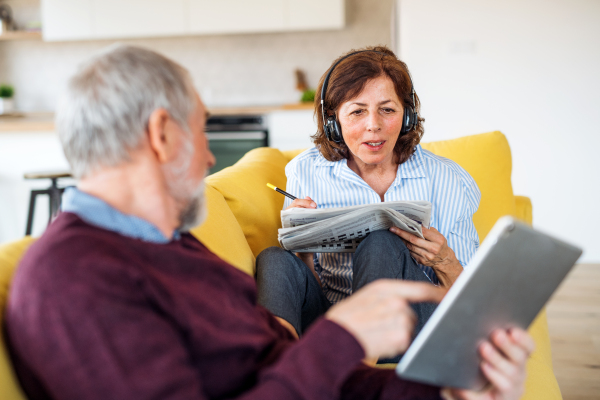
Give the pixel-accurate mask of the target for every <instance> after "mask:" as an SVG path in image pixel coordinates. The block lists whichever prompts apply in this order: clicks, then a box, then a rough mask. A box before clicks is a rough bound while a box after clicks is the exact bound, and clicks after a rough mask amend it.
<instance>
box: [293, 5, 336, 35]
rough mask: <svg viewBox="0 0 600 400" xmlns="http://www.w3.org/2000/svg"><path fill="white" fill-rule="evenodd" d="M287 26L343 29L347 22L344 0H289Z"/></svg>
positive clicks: (304, 28) (299, 28)
mask: <svg viewBox="0 0 600 400" xmlns="http://www.w3.org/2000/svg"><path fill="white" fill-rule="evenodd" d="M287 2H288V7H287V9H288V13H287V28H288V29H290V30H306V29H341V28H343V27H344V24H345V20H346V18H345V15H346V10H345V7H344V0H287Z"/></svg>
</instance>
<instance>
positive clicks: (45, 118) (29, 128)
mask: <svg viewBox="0 0 600 400" xmlns="http://www.w3.org/2000/svg"><path fill="white" fill-rule="evenodd" d="M313 107H314V106H313V103H307V104H305V103H295V104H284V105H280V106H260V107H211V108H209V109H208V111H209V112H210V113H211V115H256V114H268V113H271V112H274V111H283V110H312V109H313ZM53 130H54V114H53V113H26V114H23V116H18V117H16V116H0V133H2V132H42V131H44V132H48V131H53Z"/></svg>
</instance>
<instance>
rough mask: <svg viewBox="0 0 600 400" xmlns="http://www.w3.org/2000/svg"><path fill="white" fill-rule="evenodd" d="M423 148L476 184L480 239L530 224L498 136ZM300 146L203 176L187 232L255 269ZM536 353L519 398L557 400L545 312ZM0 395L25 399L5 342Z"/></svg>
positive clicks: (20, 245) (17, 251) (6, 272)
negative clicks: (199, 209) (194, 222)
mask: <svg viewBox="0 0 600 400" xmlns="http://www.w3.org/2000/svg"><path fill="white" fill-rule="evenodd" d="M423 147H424V148H426V149H428V150H430V151H432V152H434V153H436V154H439V155H441V156H444V157H447V158H450V159H452V160H454V161H456V162H457V163H458V164H460V165H461V166H462V167H463V168H465V169H466V170H467V171H468V172H469V173H470V174H471V176H473V178H474V179H475V181H476V182H477V184H478V185H479V188H480V189H481V193H482V199H481V203H480V207H479V210H478V211H477V213H476V214H475V216H474V221H475V227H476V229H477V231H478V233H479V237H480V240H482V241H483V239H484V238H485V236H486V235H487V233H488V232H489V230H490V229H491V227H492V226H493V225H494V223H495V222H496V220H497V219H498V218H499V217H501V216H503V215H507V214H508V215H514V216H516V217H518V218H521V219H523V220H524V221H527V222H529V223H531V215H532V214H531V202H530V201H529V199H528V198H526V197H521V196H515V195H514V194H513V191H512V185H511V179H510V177H511V169H512V160H511V155H510V148H509V146H508V142H507V140H506V138H505V136H504V135H503V134H502V133H500V132H492V133H485V134H481V135H473V136H467V137H463V138H459V139H454V140H447V141H440V142H433V143H426V144H423ZM299 152H300V151H287V152H281V151H279V150H277V149H272V148H261V149H256V150H252V151H250V152H249V153H248V154H246V155H245V156H244V157H243V158H242V159H241V160H240V161H238V163H236V164H235V165H234V166H232V167H229V168H226V169H224V170H222V171H220V172H218V173H216V174H214V175H211V176H209V177H208V178H207V179H206V183H207V188H206V197H207V204H208V210H209V212H208V218H207V220H206V222H205V223H204V224H203V225H202V226H201V227H198V228H195V229H194V230H193V231H192V233H193V234H194V235H196V236H197V237H198V238H200V240H202V242H203V243H204V244H205V245H206V246H207V247H208V248H209V249H210V250H211V251H213V252H214V253H215V254H217V255H219V256H220V257H221V258H223V259H224V260H226V261H227V262H229V263H230V264H232V265H234V266H235V267H237V268H239V269H241V270H243V271H245V272H246V273H248V274H250V275H252V276H253V275H254V271H255V269H254V264H255V258H256V256H257V255H258V254H259V253H260V252H261V251H262V250H263V249H265V248H267V247H269V246H277V245H278V242H277V228H279V227H280V225H281V222H280V217H279V211H280V210H281V207H282V205H283V196H281V195H280V194H278V193H276V192H274V191H273V190H270V189H268V188H267V187H266V183H267V182H269V183H272V184H274V185H275V186H278V187H282V188H284V187H285V183H286V178H285V172H284V168H285V166H286V164H287V163H288V162H289V161H290V160H291V159H292V158H293V157H294V156H296V155H297V154H298V153H299ZM31 242H32V239H30V238H26V239H23V240H21V241H19V242H16V243H12V244H9V245H5V246H3V247H0V307H1V308H0V328H1V327H2V326H1V324H2V322H1V321H2V320H1V317H2V316H3V314H2V312H3V310H4V307H5V303H6V296H7V290H8V286H9V283H10V280H11V277H12V274H13V272H14V270H15V268H16V265H17V263H18V261H19V259H20V257H21V255H22V254H23V252H24V251H25V250H26V248H27V247H28V246H29V245H30V244H31ZM529 331H530V333H531V334H532V336H533V337H534V340H535V342H536V351H535V352H534V354H533V355H532V357H531V359H530V360H529V362H528V366H527V370H528V378H527V383H526V393H525V395H524V396H523V399H525V400H536V399H539V400H555V399H556V400H559V399H561V398H562V397H561V394H560V389H559V387H558V383H557V382H556V378H555V377H554V372H553V370H552V358H551V352H550V339H549V336H548V326H547V322H546V314H545V312H544V311H542V312H541V313H540V315H539V316H538V317H537V318H536V320H535V321H534V322H533V324H532V325H531V327H530V328H529ZM0 398H2V399H6V400H21V399H24V396H23V394H22V391H21V389H20V388H19V386H18V384H17V381H16V379H15V376H14V373H13V371H12V369H11V367H10V362H9V359H8V356H7V352H6V348H5V346H4V342H0Z"/></svg>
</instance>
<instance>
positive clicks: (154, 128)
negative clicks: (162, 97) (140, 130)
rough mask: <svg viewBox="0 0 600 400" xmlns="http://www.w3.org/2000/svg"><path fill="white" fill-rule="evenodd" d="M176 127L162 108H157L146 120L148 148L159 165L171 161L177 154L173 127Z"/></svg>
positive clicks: (175, 133)
mask: <svg viewBox="0 0 600 400" xmlns="http://www.w3.org/2000/svg"><path fill="white" fill-rule="evenodd" d="M176 126H178V125H177V124H175V122H174V121H173V120H172V119H171V116H170V114H169V112H168V111H167V110H165V109H164V108H157V109H156V110H154V111H153V112H152V114H150V118H149V119H148V131H147V134H148V142H149V144H150V148H151V149H152V151H153V152H154V154H155V155H156V158H157V161H158V162H159V163H161V164H164V163H166V162H169V161H171V160H172V159H173V157H174V156H175V154H176V152H177V143H178V138H177V133H178V132H176V130H175V129H174V127H176Z"/></svg>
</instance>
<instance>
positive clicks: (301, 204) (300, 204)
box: [286, 196, 317, 210]
mask: <svg viewBox="0 0 600 400" xmlns="http://www.w3.org/2000/svg"><path fill="white" fill-rule="evenodd" d="M290 208H317V203H315V202H314V201H313V199H311V198H310V197H308V196H306V197H305V198H303V199H296V200H294V201H292V204H290V205H289V207H288V208H286V210H289V209H290Z"/></svg>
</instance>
